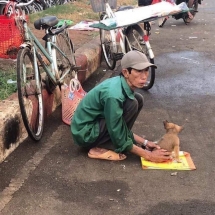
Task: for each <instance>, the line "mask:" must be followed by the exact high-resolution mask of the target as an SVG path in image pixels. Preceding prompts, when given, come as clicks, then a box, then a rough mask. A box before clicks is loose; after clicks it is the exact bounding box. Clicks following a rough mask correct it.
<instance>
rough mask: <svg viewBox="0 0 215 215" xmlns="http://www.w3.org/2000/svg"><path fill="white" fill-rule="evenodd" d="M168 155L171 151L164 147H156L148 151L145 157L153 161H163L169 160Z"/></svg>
mask: <svg viewBox="0 0 215 215" xmlns="http://www.w3.org/2000/svg"><path fill="white" fill-rule="evenodd" d="M170 155H171V152H167V151H166V150H164V149H157V150H154V151H152V152H148V156H147V157H146V159H147V160H149V161H152V162H155V163H162V162H164V161H167V160H170V159H171V156H170Z"/></svg>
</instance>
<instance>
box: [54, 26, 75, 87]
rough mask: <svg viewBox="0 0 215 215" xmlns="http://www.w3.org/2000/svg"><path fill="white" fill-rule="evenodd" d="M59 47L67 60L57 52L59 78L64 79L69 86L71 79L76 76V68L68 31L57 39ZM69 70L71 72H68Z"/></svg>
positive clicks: (60, 34)
mask: <svg viewBox="0 0 215 215" xmlns="http://www.w3.org/2000/svg"><path fill="white" fill-rule="evenodd" d="M56 45H57V47H58V48H59V49H60V50H61V51H62V52H63V53H64V54H65V55H66V58H65V57H64V56H63V55H62V54H61V53H60V52H58V51H57V50H56V52H57V53H56V60H57V66H58V71H59V76H60V77H63V76H64V78H63V80H64V82H65V83H66V84H69V81H70V79H71V78H72V77H73V76H74V74H72V71H73V69H74V68H75V67H76V61H75V52H74V47H73V44H72V41H71V39H70V38H69V35H68V32H67V30H64V31H63V32H62V33H59V34H58V35H57V38H56ZM68 70H69V72H68Z"/></svg>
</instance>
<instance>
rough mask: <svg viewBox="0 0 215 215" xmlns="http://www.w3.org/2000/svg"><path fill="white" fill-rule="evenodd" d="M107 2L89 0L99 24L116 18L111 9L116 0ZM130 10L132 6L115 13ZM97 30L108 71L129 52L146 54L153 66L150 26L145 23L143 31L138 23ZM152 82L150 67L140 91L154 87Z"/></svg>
mask: <svg viewBox="0 0 215 215" xmlns="http://www.w3.org/2000/svg"><path fill="white" fill-rule="evenodd" d="M109 1H110V4H109V2H108V0H101V1H100V4H98V1H97V2H96V3H95V2H94V0H91V5H92V8H93V11H94V12H99V13H100V22H101V21H104V20H106V19H110V18H115V17H116V16H115V13H114V11H113V10H112V9H111V7H112V8H113V9H116V0H112V1H111V0H109ZM132 8H133V7H132V6H123V7H120V8H118V9H117V10H116V12H117V11H124V10H128V9H132ZM96 26H98V25H96V24H94V25H92V27H96ZM99 29H100V40H101V48H102V52H103V56H104V59H105V62H106V64H107V66H108V68H109V69H111V70H113V69H114V68H115V66H116V61H118V60H121V59H122V57H123V55H124V54H125V53H127V52H128V51H131V50H138V51H140V52H142V53H144V54H146V56H147V58H148V59H149V61H150V62H151V63H153V64H154V53H153V51H152V48H151V45H150V42H149V35H150V25H149V23H148V22H147V21H146V22H145V24H144V29H143V28H142V27H141V26H140V24H138V23H134V24H132V25H129V26H127V27H123V28H115V29H105V28H103V29H102V28H99ZM154 81H155V68H152V67H151V68H150V70H149V76H148V80H147V82H146V84H145V85H144V87H143V88H142V89H143V90H149V89H150V88H151V87H152V86H153V85H154Z"/></svg>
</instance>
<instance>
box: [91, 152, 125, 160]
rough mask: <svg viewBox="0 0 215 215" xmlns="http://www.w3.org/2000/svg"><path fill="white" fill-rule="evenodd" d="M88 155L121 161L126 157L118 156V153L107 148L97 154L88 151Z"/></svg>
mask: <svg viewBox="0 0 215 215" xmlns="http://www.w3.org/2000/svg"><path fill="white" fill-rule="evenodd" d="M88 157H89V158H94V159H102V160H110V161H121V160H125V159H126V156H125V157H124V158H120V154H118V153H116V152H114V151H111V150H108V151H107V152H105V153H102V154H99V155H93V154H91V153H88Z"/></svg>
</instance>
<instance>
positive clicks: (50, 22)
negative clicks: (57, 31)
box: [34, 16, 59, 30]
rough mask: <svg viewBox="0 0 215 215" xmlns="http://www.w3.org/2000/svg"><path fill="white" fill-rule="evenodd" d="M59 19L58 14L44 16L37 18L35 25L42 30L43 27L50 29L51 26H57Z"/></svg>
mask: <svg viewBox="0 0 215 215" xmlns="http://www.w3.org/2000/svg"><path fill="white" fill-rule="evenodd" d="M58 21H59V20H58V18H57V17H56V16H46V17H43V18H40V19H38V20H36V21H35V22H34V27H35V28H36V29H37V30H40V29H41V28H42V29H48V28H50V27H53V26H55V25H56V24H57V23H58Z"/></svg>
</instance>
